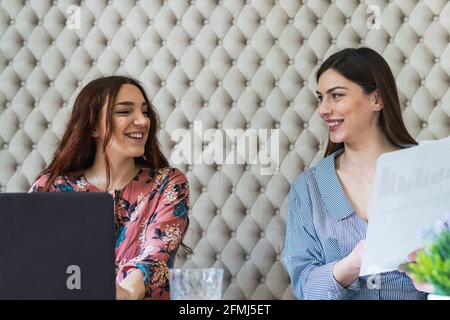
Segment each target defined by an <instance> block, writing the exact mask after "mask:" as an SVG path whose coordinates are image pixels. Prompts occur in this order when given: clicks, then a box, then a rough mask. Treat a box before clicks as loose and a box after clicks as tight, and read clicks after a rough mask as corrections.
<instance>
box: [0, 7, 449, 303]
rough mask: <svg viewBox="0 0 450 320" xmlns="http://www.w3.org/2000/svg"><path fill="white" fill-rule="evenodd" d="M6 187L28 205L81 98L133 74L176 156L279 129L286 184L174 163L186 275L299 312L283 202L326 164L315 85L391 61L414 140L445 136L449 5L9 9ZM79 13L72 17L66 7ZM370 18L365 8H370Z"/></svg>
mask: <svg viewBox="0 0 450 320" xmlns="http://www.w3.org/2000/svg"><path fill="white" fill-rule="evenodd" d="M0 3H1V5H0V41H1V45H0V72H1V74H0V189H1V191H25V190H27V189H28V187H29V186H30V183H32V181H33V180H34V179H35V177H36V174H37V173H38V172H39V171H40V170H41V169H43V167H44V166H45V165H46V163H48V161H49V160H50V159H51V157H52V154H53V152H54V150H55V147H56V145H57V144H58V141H59V140H58V139H59V138H60V137H61V135H62V133H63V131H64V127H65V123H66V120H67V118H68V115H69V113H70V111H71V105H72V103H73V101H74V99H75V97H76V95H77V93H78V92H79V90H80V88H81V87H82V86H83V85H84V84H86V83H87V82H88V81H90V80H91V79H93V78H94V77H97V76H100V75H111V74H126V75H131V76H133V77H135V78H138V79H139V80H140V81H141V82H142V83H143V84H144V86H145V87H146V89H147V90H148V93H149V96H150V97H151V99H152V101H153V103H154V105H155V107H156V109H157V110H158V112H159V115H160V117H161V120H162V129H161V132H160V139H161V142H162V144H163V146H164V151H165V153H166V155H167V156H170V154H171V150H172V149H173V148H174V146H175V144H176V141H172V139H171V136H172V134H173V133H174V132H175V130H177V129H183V128H184V129H188V130H190V131H191V132H192V130H194V121H196V120H200V121H201V124H202V126H203V128H204V129H208V128H218V129H230V128H234V129H236V128H240V129H243V130H246V129H264V128H265V129H278V130H279V144H278V145H279V158H280V164H279V170H278V171H277V172H276V173H275V174H273V175H262V174H261V172H260V171H259V170H258V165H251V164H250V165H249V164H224V165H221V164H214V165H206V164H192V163H191V164H183V165H177V166H178V167H179V168H180V169H182V170H183V171H184V172H185V173H186V174H187V176H188V179H189V181H190V185H191V192H192V197H191V202H192V211H191V225H190V228H189V230H188V233H187V236H186V241H185V242H186V243H187V244H188V245H189V246H191V247H192V248H194V253H193V254H192V256H190V255H186V254H185V253H184V252H181V253H180V257H179V259H178V260H177V266H179V267H180V266H192V267H193V266H195V267H212V266H215V267H223V268H224V269H225V279H224V280H225V283H224V298H225V299H291V298H293V295H292V293H291V288H290V285H289V277H288V275H287V273H286V271H285V270H284V267H283V259H282V257H283V247H284V235H285V220H286V215H287V199H286V197H287V193H288V190H289V184H290V182H291V181H292V180H293V178H294V177H295V176H296V175H297V174H299V173H300V172H301V171H302V170H303V169H304V168H307V167H309V166H311V165H314V164H315V163H316V162H317V161H318V160H319V159H321V158H322V155H323V146H324V144H325V141H326V137H327V130H326V128H325V126H324V124H322V122H321V121H320V119H319V117H318V115H317V113H316V112H315V109H316V100H315V94H314V91H315V81H314V71H315V70H316V69H317V67H318V65H319V64H320V63H321V62H322V61H323V60H324V59H325V58H326V57H328V56H329V55H330V54H331V53H333V52H335V51H337V50H339V49H342V48H344V47H357V46H360V45H367V46H370V47H372V48H373V49H375V50H377V51H378V52H379V53H381V54H382V55H383V56H384V57H385V58H386V59H387V60H388V62H389V64H390V66H391V67H392V70H393V71H394V74H395V76H396V79H397V84H398V87H399V91H400V98H401V103H402V106H403V108H404V109H403V116H404V119H405V121H406V124H407V127H408V129H409V130H410V132H411V133H412V134H413V136H414V137H416V138H417V139H418V140H423V139H437V138H443V137H447V136H448V135H449V133H450V90H449V84H450V47H449V39H450V33H449V29H450V3H449V2H447V1H444V0H428V1H411V0H408V1H406V0H394V1H384V0H373V1H356V0H342V1H339V0H336V1H325V0H317V1H316V0H310V1H298V0H252V1H243V0H214V1H213V0H192V1H186V0H165V1H162V0H140V1H130V0H116V1H98V0H95V1H94V0H91V1H83V0H82V1H66V0H61V1H53V2H52V1H44V0H29V1H18V0H2V1H1V2H0ZM71 5H72V7H71ZM369 8H370V9H369Z"/></svg>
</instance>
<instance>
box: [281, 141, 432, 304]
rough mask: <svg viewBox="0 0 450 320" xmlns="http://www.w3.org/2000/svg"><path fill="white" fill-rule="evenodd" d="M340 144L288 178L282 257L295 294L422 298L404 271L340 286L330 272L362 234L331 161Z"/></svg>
mask: <svg viewBox="0 0 450 320" xmlns="http://www.w3.org/2000/svg"><path fill="white" fill-rule="evenodd" d="M342 152H343V149H341V150H338V151H336V152H334V153H333V154H330V155H329V156H328V157H326V158H325V159H323V160H321V161H320V162H319V163H318V164H317V165H316V166H315V167H313V168H311V169H308V170H306V171H304V172H303V173H302V174H300V175H299V176H297V177H296V178H295V180H294V182H293V183H292V186H291V190H290V192H289V212H288V221H287V224H286V241H285V263H286V268H287V271H288V273H289V275H290V277H291V285H292V290H293V292H294V294H295V296H296V297H297V298H298V299H364V300H369V299H370V300H372V299H376V300H384V299H395V300H400V299H402V300H403V299H426V293H423V292H420V291H417V290H416V289H415V288H414V286H413V284H412V281H411V279H410V278H409V277H408V276H407V275H406V274H404V273H401V272H398V271H393V272H386V273H382V274H379V275H376V276H365V277H359V278H357V279H356V280H355V281H353V283H351V284H350V285H349V286H348V287H346V288H344V287H343V286H342V285H340V284H339V283H338V282H337V281H336V280H335V279H334V276H333V273H332V267H333V264H334V263H335V262H337V261H338V260H341V259H342V258H344V257H346V256H347V255H349V254H350V252H351V251H352V250H353V248H354V247H355V246H356V245H357V244H358V243H359V242H360V241H361V240H363V239H365V237H366V231H367V222H366V221H365V220H364V219H363V218H361V217H360V216H359V215H357V214H356V212H355V210H354V209H353V208H352V206H351V204H350V202H349V200H348V199H347V197H346V196H345V194H344V190H343V188H342V185H341V183H340V181H339V178H338V176H337V173H336V168H335V164H334V160H335V157H336V156H337V155H339V154H341V153H342Z"/></svg>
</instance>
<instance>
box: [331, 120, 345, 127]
mask: <svg viewBox="0 0 450 320" xmlns="http://www.w3.org/2000/svg"><path fill="white" fill-rule="evenodd" d="M342 122H344V120H336V121H331V122H328V126H329V127H330V129H336V128H337V127H339V125H340V124H341V123H342Z"/></svg>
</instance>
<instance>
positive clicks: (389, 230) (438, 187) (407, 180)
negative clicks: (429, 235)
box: [360, 137, 450, 276]
mask: <svg viewBox="0 0 450 320" xmlns="http://www.w3.org/2000/svg"><path fill="white" fill-rule="evenodd" d="M449 213H450V137H449V138H446V139H441V140H435V141H423V142H421V143H420V144H419V145H418V146H415V147H411V148H407V149H403V150H400V151H395V152H389V153H385V154H383V155H381V156H380V157H379V158H378V161H377V168H376V174H375V183H374V189H373V194H372V201H371V206H370V209H369V225H368V229H367V236H366V239H367V243H366V252H365V254H364V256H363V260H362V265H361V271H360V276H364V275H369V274H376V273H382V272H387V271H393V270H397V269H398V266H399V265H400V264H402V263H405V262H407V256H408V254H409V253H411V252H413V251H414V250H417V249H420V248H422V247H423V245H424V232H425V231H426V230H427V229H430V228H432V227H433V226H435V225H436V223H437V222H438V221H439V220H441V219H442V218H444V216H445V215H446V214H449Z"/></svg>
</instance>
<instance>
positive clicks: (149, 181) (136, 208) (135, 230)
mask: <svg viewBox="0 0 450 320" xmlns="http://www.w3.org/2000/svg"><path fill="white" fill-rule="evenodd" d="M47 180H48V175H43V176H41V177H39V178H38V179H37V180H36V182H35V183H34V184H33V186H32V187H31V190H30V191H31V192H40V191H42V189H43V187H44V185H45V183H46V182H47ZM50 191H51V192H100V190H99V189H98V188H97V187H95V186H94V185H93V184H90V183H89V182H88V181H87V180H86V179H85V178H84V177H82V176H80V177H68V176H63V177H58V178H57V179H56V180H55V182H54V183H53V184H52V185H51V186H50ZM111 195H112V196H113V198H114V201H115V211H116V213H115V214H116V224H115V231H116V243H115V244H116V258H115V259H116V260H115V261H116V272H117V279H116V280H117V281H118V282H121V281H122V280H123V279H125V278H126V277H127V275H128V274H129V273H130V272H131V271H133V270H135V269H139V270H141V271H142V273H143V274H144V282H145V286H146V293H145V298H146V299H169V298H170V291H169V281H168V275H169V268H172V267H173V264H174V261H175V257H176V253H177V250H178V247H179V245H180V244H181V241H182V239H183V235H184V233H185V231H186V229H187V226H188V221H189V220H188V211H189V185H188V181H187V179H186V176H185V175H184V174H183V173H182V172H181V171H179V170H178V169H175V168H163V169H159V170H153V169H141V170H140V171H139V173H138V174H137V175H136V177H134V179H133V180H132V181H131V182H130V183H129V184H128V185H126V186H125V187H124V188H123V189H121V190H117V191H116V192H111Z"/></svg>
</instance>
